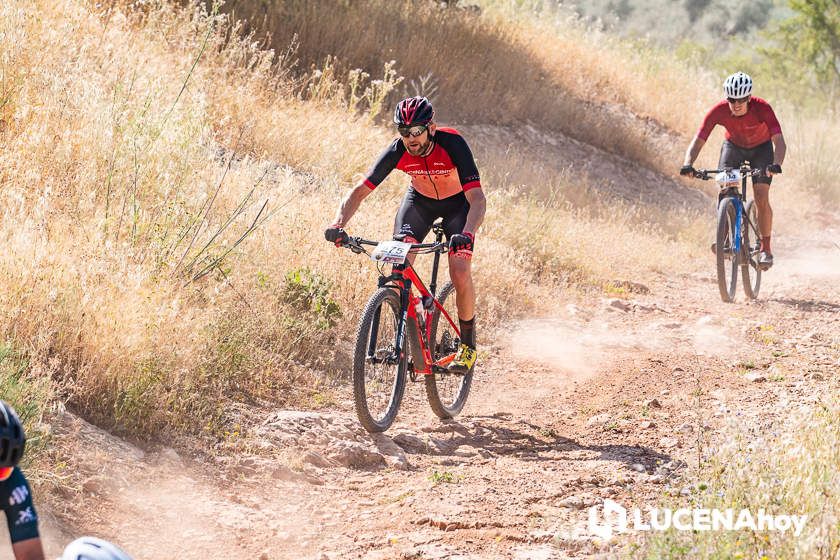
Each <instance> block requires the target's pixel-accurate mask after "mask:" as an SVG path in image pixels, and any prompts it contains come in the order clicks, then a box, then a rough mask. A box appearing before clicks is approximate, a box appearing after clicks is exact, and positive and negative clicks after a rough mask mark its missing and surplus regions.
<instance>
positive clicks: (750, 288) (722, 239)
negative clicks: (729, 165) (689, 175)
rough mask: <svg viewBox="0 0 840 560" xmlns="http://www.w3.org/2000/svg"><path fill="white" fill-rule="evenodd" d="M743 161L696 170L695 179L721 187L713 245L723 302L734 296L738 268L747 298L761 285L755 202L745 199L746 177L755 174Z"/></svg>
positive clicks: (752, 297) (755, 295) (732, 298)
mask: <svg viewBox="0 0 840 560" xmlns="http://www.w3.org/2000/svg"><path fill="white" fill-rule="evenodd" d="M759 173H760V170H758V169H753V168H752V167H751V166H750V164H749V162H745V163H743V164H742V165H741V167H739V168H735V169H698V170H697V171H695V173H694V177H696V178H697V179H703V180H704V181H707V180H709V179H714V180H715V181H716V182H717V183H718V185H719V186H720V195H719V196H718V201H719V202H718V210H717V237H716V242H715V245H714V246H713V248H714V252H715V256H716V259H717V280H718V288H719V289H720V298H721V299H722V300H723V301H725V302H731V301H733V300H734V299H735V288H736V287H737V284H738V268H740V269H741V279H742V283H743V285H744V294H746V296H747V298H748V299H755V298H757V297H758V290H759V288H760V287H761V267H760V266H759V264H758V255H759V251H760V249H761V232H760V230H759V228H758V218H757V214H756V209H755V201H753V200H750V201H747V178H748V177H752V176H755V175H758V174H759Z"/></svg>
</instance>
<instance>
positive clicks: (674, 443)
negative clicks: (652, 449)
mask: <svg viewBox="0 0 840 560" xmlns="http://www.w3.org/2000/svg"><path fill="white" fill-rule="evenodd" d="M679 443H680V440H679V439H677V438H675V437H664V438H662V439H660V440H659V446H660V447H664V448H666V449H667V448H670V447H678V446H679Z"/></svg>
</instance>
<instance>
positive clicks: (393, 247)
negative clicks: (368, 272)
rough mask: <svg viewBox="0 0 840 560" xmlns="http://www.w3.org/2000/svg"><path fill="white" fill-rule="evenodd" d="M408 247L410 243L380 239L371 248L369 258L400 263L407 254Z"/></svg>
mask: <svg viewBox="0 0 840 560" xmlns="http://www.w3.org/2000/svg"><path fill="white" fill-rule="evenodd" d="M409 249H411V244H410V243H403V242H402V241H382V242H380V243H379V245H377V246H376V247H375V248H374V249H373V252H372V253H371V254H370V258H371V259H373V260H375V261H377V262H384V263H389V264H402V263H404V262H405V259H406V257H407V256H408V250H409Z"/></svg>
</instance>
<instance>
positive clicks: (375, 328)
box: [353, 288, 408, 432]
mask: <svg viewBox="0 0 840 560" xmlns="http://www.w3.org/2000/svg"><path fill="white" fill-rule="evenodd" d="M401 315H402V313H401V306H400V297H399V295H398V294H397V293H396V292H395V291H394V290H392V289H391V288H380V289H379V290H377V291H376V292H375V293H374V294H373V296H372V297H371V298H370V300H368V303H367V305H366V306H365V310H364V313H362V319H361V321H359V329H358V333H357V335H356V352H355V355H354V360H353V400H354V401H355V404H356V415H357V416H358V417H359V422H361V424H362V426H364V428H365V429H366V430H367V431H369V432H384V431H385V430H387V429H388V428H389V427H390V426H391V424H392V423H393V422H394V419H395V418H396V417H397V411H398V410H399V408H400V403H401V402H402V397H403V393H404V391H405V373H406V367H407V363H408V361H407V358H406V350H407V346H408V340H407V339H404V344H403V349H402V351H401V352H400V355H397V354H396V345H397V336H398V332H397V330H398V325H399V317H400V316H401Z"/></svg>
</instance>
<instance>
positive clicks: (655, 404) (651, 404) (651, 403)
mask: <svg viewBox="0 0 840 560" xmlns="http://www.w3.org/2000/svg"><path fill="white" fill-rule="evenodd" d="M643 406H644V407H645V408H662V403H660V402H659V399H650V400H647V401H645V402H644V403H643Z"/></svg>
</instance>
